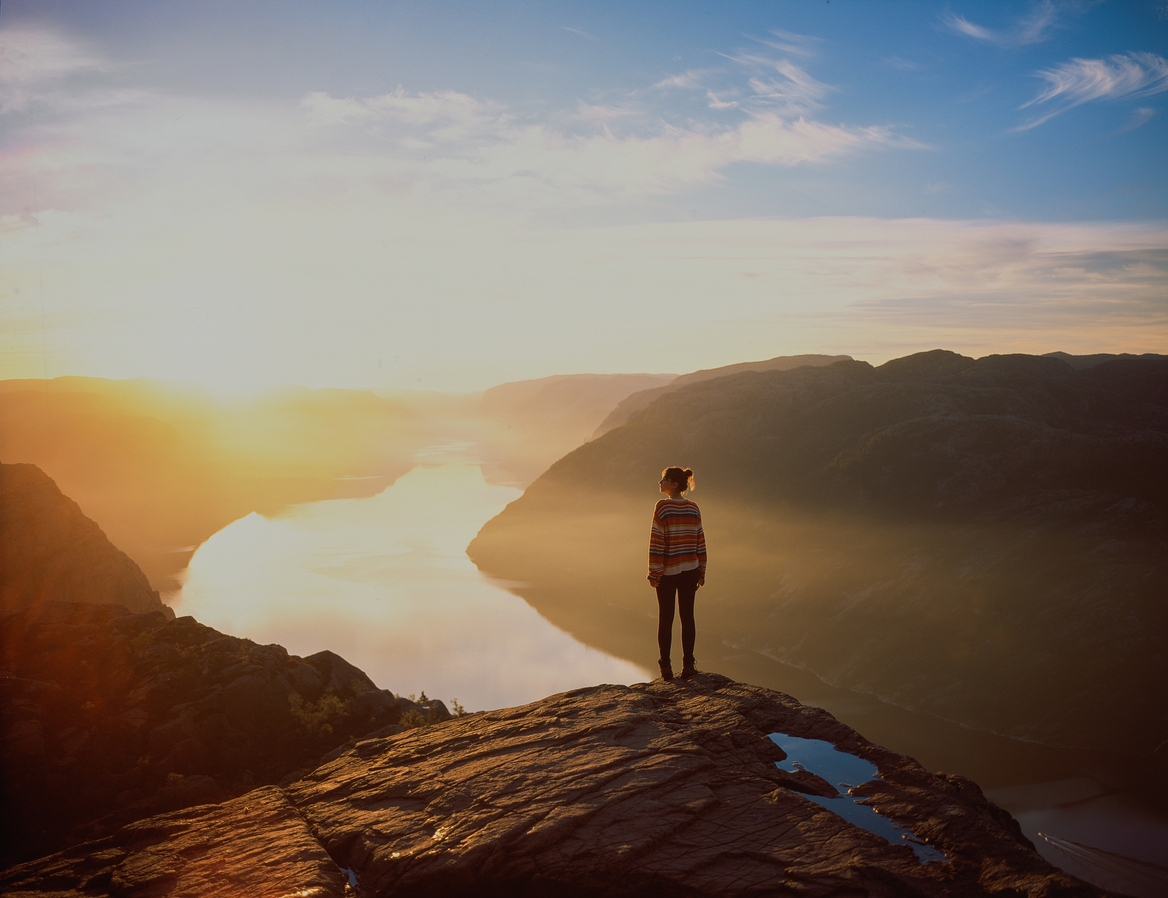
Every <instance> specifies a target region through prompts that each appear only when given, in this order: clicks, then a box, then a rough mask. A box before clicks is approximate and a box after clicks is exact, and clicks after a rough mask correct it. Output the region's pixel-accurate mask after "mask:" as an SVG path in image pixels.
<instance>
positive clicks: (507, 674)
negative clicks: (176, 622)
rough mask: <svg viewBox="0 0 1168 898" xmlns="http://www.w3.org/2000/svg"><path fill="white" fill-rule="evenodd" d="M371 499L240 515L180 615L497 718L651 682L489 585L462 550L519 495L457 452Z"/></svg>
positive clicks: (466, 452) (219, 536)
mask: <svg viewBox="0 0 1168 898" xmlns="http://www.w3.org/2000/svg"><path fill="white" fill-rule="evenodd" d="M419 462H420V463H419V465H418V466H417V467H415V468H414V469H413V470H412V471H410V473H408V474H406V475H405V476H403V477H402V478H400V479H399V480H398V481H397V482H396V483H394V484H393V485H392V486H390V487H389V488H388V489H386V490H385V491H383V492H382V493H380V494H378V495H376V496H372V497H369V498H364V499H338V500H333V501H328V502H312V503H308V504H305V505H298V506H294V507H293V508H291V509H289V510H288V511H287V512H286V513H284V514H282V515H281V516H279V517H275V518H264V517H260V516H259V515H256V514H252V515H249V516H248V517H246V518H243V519H241V520H238V521H236V522H234V523H233V524H231V525H229V526H228V527H226V528H224V529H223V530H221V531H219V532H218V533H216V534H215V535H214V536H212V537H211V538H210V539H209V540H208V541H207V542H205V543H204V544H203V545H202V546H200V547H199V549H198V551H196V552H195V554H194V556H193V557H192V558H191V562H190V565H189V567H188V569H187V576H186V581H185V584H184V586H183V588H182V590H181V592H180V593H179V594H178V595H177V596H175V597H173V599H172V604H173V606H174V608H175V610H176V612H177V613H179V614H189V615H193V616H194V617H195V618H196V619H198V620H199V621H200V622H201V623H204V624H206V625H207V626H210V627H214V628H215V629H217V630H221V631H223V632H225V633H230V634H232V635H234V636H246V637H247V638H249V639H252V640H255V641H256V642H259V643H279V644H280V645H282V646H284V647H285V648H287V649H288V651H289V652H291V653H293V654H295V655H310V654H312V653H314V652H318V651H321V650H322V649H331V650H332V651H334V652H336V653H337V654H339V655H341V656H343V657H344V658H345V659H346V660H348V661H350V662H352V663H353V664H355V665H357V667H360V668H361V669H362V670H364V671H365V672H366V673H367V674H368V675H369V676H370V677H372V679H373V681H374V682H375V683H376V684H377V685H378V686H380V687H382V688H384V689H389V690H392V691H393V692H396V693H398V694H399V695H409V694H411V693H421V692H422V691H423V690H425V692H426V694H427V695H429V696H430V697H431V698H440V699H443V700H446V701H447V702H449V701H450V699H452V698H457V699H458V700H459V702H460V703H461V704H463V705H464V706H465V707H466V708H467V709H468V710H481V709H487V708H503V707H509V706H512V705H518V704H523V703H526V702H529V701H534V700H536V699H540V698H543V697H544V696H547V695H550V694H552V693H555V692H563V691H565V690H568V689H575V688H577V687H579V686H580V685H581V684H585V683H625V684H627V683H637V682H645V681H646V680H649V679H651V677H652V675H651V674H650V672H649V671H647V670H644V669H642V668H641V667H639V666H637V665H635V664H632V663H630V662H628V661H623V660H620V659H617V658H613V657H612V656H610V655H607V654H605V653H603V652H600V651H597V650H596V649H592V648H589V647H587V646H585V645H583V644H582V643H580V642H577V641H576V640H575V639H573V638H572V637H571V636H569V635H568V634H567V633H565V632H563V631H562V630H559V629H557V628H555V627H553V626H552V625H551V624H549V623H548V622H547V621H546V620H545V619H544V618H543V617H541V616H540V615H539V614H538V613H537V612H536V611H534V610H533V609H532V608H531V606H529V605H528V604H527V603H526V602H524V601H523V600H522V599H520V598H519V597H517V596H515V595H512V594H511V593H510V592H507V590H506V589H505V588H503V586H504V584H500V583H499V581H492V580H488V579H487V578H486V577H484V576H483V575H482V574H480V573H479V571H478V568H476V567H475V566H474V564H472V563H471V561H470V559H469V558H467V556H466V546H467V544H468V543H469V542H470V541H471V539H473V538H474V535H475V534H476V533H477V532H478V530H479V528H480V527H481V526H482V525H483V523H485V522H486V521H487V520H488V519H490V518H491V517H493V516H494V515H496V514H498V513H499V512H500V511H501V510H502V509H503V507H504V506H505V505H506V504H507V503H508V502H510V501H512V500H513V499H515V498H517V497H518V496H519V495H520V492H521V491H520V490H517V489H512V488H510V487H502V486H490V485H488V484H487V483H486V482H485V481H484V480H483V477H482V474H481V472H480V471H479V468H478V465H477V464H476V463H474V459H473V456H472V455H471V450H470V449H469V448H468V447H466V446H462V445H454V446H450V447H446V448H444V449H434V450H430V451H429V452H428V453H426V454H424V455H423V456H421V457H420V458H419Z"/></svg>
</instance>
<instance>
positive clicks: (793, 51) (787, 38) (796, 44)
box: [754, 28, 819, 59]
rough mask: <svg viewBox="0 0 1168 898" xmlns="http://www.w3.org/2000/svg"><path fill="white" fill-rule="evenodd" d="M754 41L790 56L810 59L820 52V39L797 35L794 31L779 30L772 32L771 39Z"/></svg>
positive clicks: (756, 39) (765, 38)
mask: <svg viewBox="0 0 1168 898" xmlns="http://www.w3.org/2000/svg"><path fill="white" fill-rule="evenodd" d="M754 40H755V42H756V43H759V44H762V45H763V46H764V47H770V48H771V49H772V50H777V51H778V52H779V53H785V54H787V55H788V56H802V57H804V58H807V59H810V58H812V57H814V56H816V55H818V52H819V50H818V47H819V38H817V37H810V36H808V35H805V34H795V33H794V32H793V31H781V30H779V29H777V28H776V29H773V30H772V31H771V32H770V37H764V38H755V39H754Z"/></svg>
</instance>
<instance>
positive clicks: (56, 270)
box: [0, 0, 1168, 392]
mask: <svg viewBox="0 0 1168 898" xmlns="http://www.w3.org/2000/svg"><path fill="white" fill-rule="evenodd" d="M1166 56H1168V0H1155V2H1153V0H1147V2H1137V0H1123V2H1119V0H1114V2H1053V0H1044V2H998V3H984V2H965V0H949V2H896V3H875V2H869V0H829V2H823V0H819V2H812V0H807V2H801V0H790V2H774V0H772V2H758V3H732V2H719V3H688V2H668V3H666V2H628V0H623V2H619V3H615V2H597V0H590V2H587V3H576V2H555V0H547V2H516V0H498V2H492V3H444V2H388V0H339V2H338V0H331V2H327V3H322V2H319V0H318V2H313V3H307V2H301V0H278V2H277V0H202V2H199V3H194V2H175V0H145V2H137V0H107V2H103V3H89V2H83V0H67V2H61V0H5V2H4V4H3V7H2V8H0V377H4V378H12V377H58V376H62V375H88V376H96V377H111V378H127V377H143V376H144V377H152V378H161V379H170V380H180V381H189V382H194V383H199V384H202V385H204V386H206V387H209V388H211V389H213V390H218V391H225V392H237V391H248V390H252V389H257V388H262V387H264V386H269V385H272V384H277V383H295V384H303V385H306V386H311V387H322V386H339V387H359V388H410V389H432V390H478V389H483V388H486V387H488V386H491V385H494V384H498V383H502V382H505V381H513V380H521V379H527V378H535V377H544V376H548V375H552V374H570V373H582V372H599V373H605V372H678V373H681V372H686V371H692V370H696V369H699V368H711V367H716V366H719V365H727V364H733V363H735V362H741V361H747V360H754V359H765V358H770V357H773V356H777V355H789V354H797V353H811V352H823V353H832V354H836V353H846V354H849V355H852V356H854V357H856V358H861V359H865V360H868V361H870V362H873V363H874V364H878V363H880V362H882V361H885V360H887V359H889V358H895V357H898V356H902V355H906V354H908V353H911V352H916V351H920V350H925V349H933V348H937V347H941V348H946V349H952V350H955V351H959V352H963V353H965V354H968V355H974V356H982V355H987V354H990V353H995V352H1035V353H1039V352H1050V351H1054V350H1063V351H1067V352H1074V353H1090V352H1161V353H1164V352H1168V164H1166V163H1168V149H1166V148H1168V115H1166V112H1168V59H1166Z"/></svg>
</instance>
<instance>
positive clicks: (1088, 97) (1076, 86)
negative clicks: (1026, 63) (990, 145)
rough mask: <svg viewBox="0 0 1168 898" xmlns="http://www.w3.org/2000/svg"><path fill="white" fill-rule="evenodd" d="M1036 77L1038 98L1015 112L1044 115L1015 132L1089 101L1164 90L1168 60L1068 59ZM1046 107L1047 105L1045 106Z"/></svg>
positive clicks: (1148, 56) (1144, 56)
mask: <svg viewBox="0 0 1168 898" xmlns="http://www.w3.org/2000/svg"><path fill="white" fill-rule="evenodd" d="M1035 75H1036V77H1038V78H1041V79H1042V80H1043V81H1045V82H1046V86H1045V87H1044V88H1043V89H1042V90H1040V91H1039V92H1038V95H1037V96H1036V97H1035V98H1034V99H1032V100H1029V101H1028V102H1026V103H1023V104H1022V105H1021V106H1020V107H1018V108H1019V109H1027V108H1029V107H1032V106H1044V107H1045V109H1046V111H1045V112H1043V113H1042V114H1041V115H1038V116H1036V117H1035V118H1032V119H1031V120H1030V121H1028V122H1025V123H1023V124H1021V125H1019V126H1018V127H1017V128H1015V129H1014V130H1015V131H1026V130H1029V129H1030V128H1036V127H1037V126H1039V125H1041V124H1043V123H1044V122H1048V121H1050V120H1051V119H1052V118H1054V117H1055V116H1056V115H1059V114H1061V113H1063V112H1066V111H1067V110H1068V109H1073V108H1074V107H1076V106H1080V105H1082V104H1083V103H1088V102H1091V101H1093V100H1118V99H1123V98H1126V97H1146V96H1151V95H1152V94H1158V93H1161V92H1163V91H1165V90H1168V59H1165V58H1164V57H1163V56H1158V55H1157V54H1155V53H1127V54H1116V55H1114V56H1111V57H1109V58H1108V59H1072V60H1071V61H1070V62H1064V63H1063V64H1061V65H1058V66H1055V67H1054V68H1051V69H1042V70H1041V71H1039V72H1036V73H1035ZM1046 104H1050V105H1049V106H1046Z"/></svg>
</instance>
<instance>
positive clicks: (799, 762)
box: [769, 733, 946, 864]
mask: <svg viewBox="0 0 1168 898" xmlns="http://www.w3.org/2000/svg"><path fill="white" fill-rule="evenodd" d="M769 738H770V740H771V741H772V742H773V743H775V745H777V746H778V747H779V748H781V749H782V750H783V752H784V753H785V754H786V755H787V759H786V760H785V761H775V766H776V767H778V768H779V769H780V770H787V771H790V772H794V771H796V770H806V771H807V772H808V773H813V774H815V775H816V776H818V777H820V778H821V779H824V780H826V781H827V782H828V783H830V784H831V785H832V786H834V787H835V789H836V791H837V792H838V793H839V794H838V795H836V796H834V797H832V798H827V797H823V796H819V795H809V794H805V795H804V796H803V797H804V798H806V799H807V800H808V801H813V802H815V803H816V804H817V805H819V806H820V807H822V808H826V809H827V810H829V811H831V812H832V813H833V814H835V815H836V816H838V817H842V818H843V819H844V820H846V821H848V823H851V824H852V825H853V826H858V827H859V828H860V829H863V830H866V831H868V832H870V833H872V834H873V835H877V836H880V838H882V839H884V840H885V841H886V842H890V843H892V844H893V845H907V846H908V847H909V848H911V849H912V850H913V853H914V854H915V855H916V856H917V860H919V861H920V862H921V863H922V864H928V863H932V862H933V861H944V860H946V857H945V855H944V854H943V853H942V852H940V851H938V850H937V849H936V848H934V847H933V846H931V845H929V844H928V843H927V842H925V841H924V840H923V839H921V838H919V837H918V836H917V835H916V834H915V833H914V832H912V830H909V829H906V828H905V827H903V826H901V825H900V824H898V823H894V822H893V821H892V820H889V819H888V818H887V817H885V816H883V815H882V814H881V813H880V812H879V811H877V810H876V808H874V807H872V806H871V805H869V804H864V803H863V802H864V801H866V799H865V798H863V797H861V796H856V795H851V794H849V792H850V790H851V789H853V788H855V787H856V786H859V785H861V784H862V783H870V782H872V780H876V779H879V778H880V771H879V770H877V768H876V765H875V764H873V763H872V762H871V761H865V760H864V759H863V758H860V757H857V756H856V755H853V754H849V753H848V752H846V751H840V750H839V749H838V748H836V747H835V746H834V745H832V744H831V743H830V742H825V741H823V740H822V739H804V738H803V737H801V736H788V735H787V734H786V733H770V734H769Z"/></svg>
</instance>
